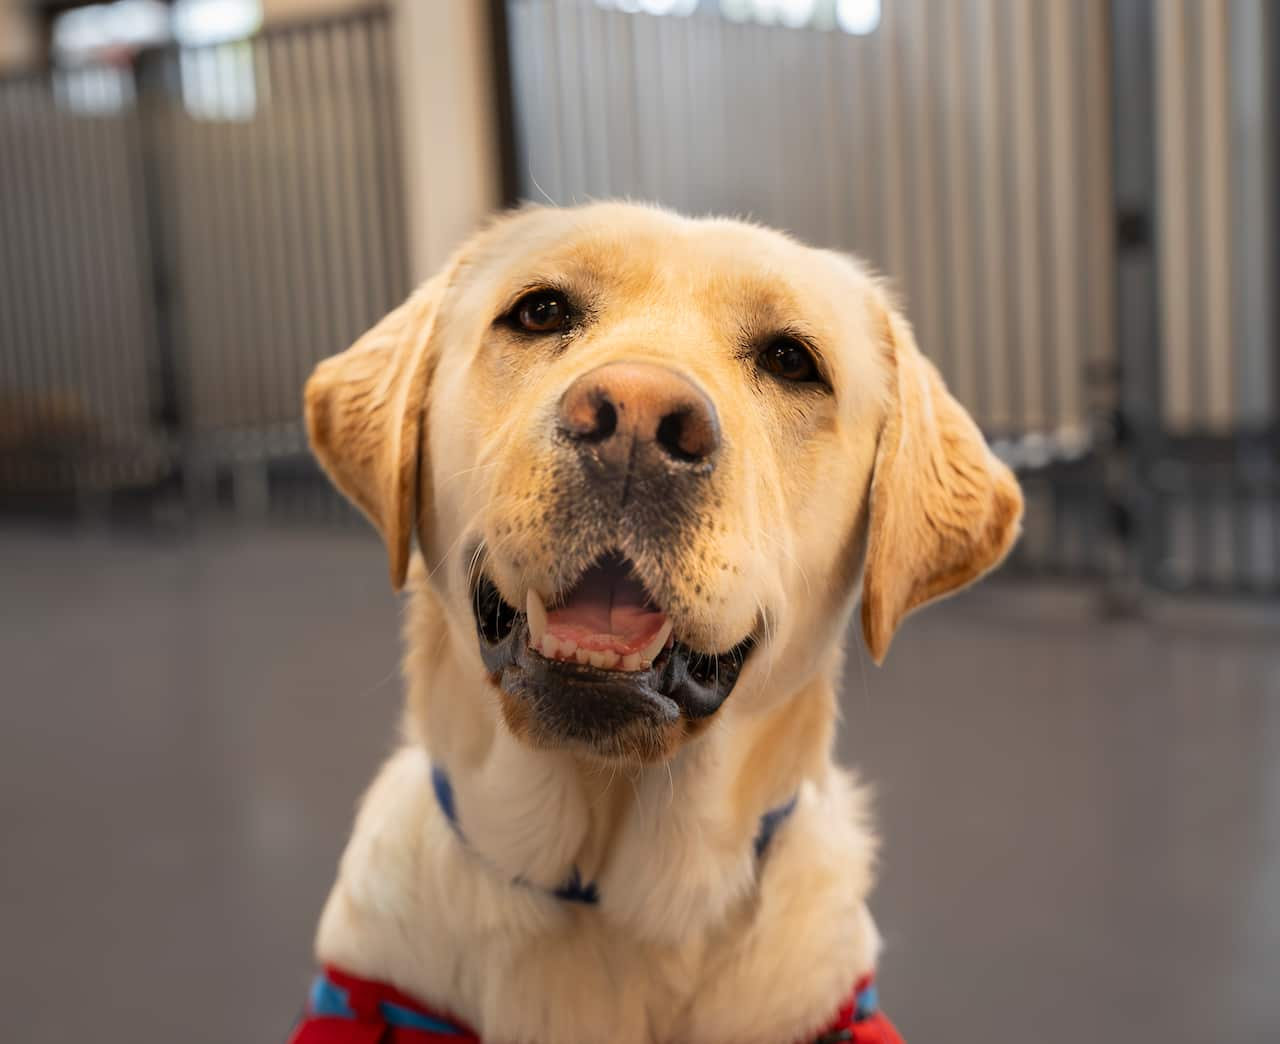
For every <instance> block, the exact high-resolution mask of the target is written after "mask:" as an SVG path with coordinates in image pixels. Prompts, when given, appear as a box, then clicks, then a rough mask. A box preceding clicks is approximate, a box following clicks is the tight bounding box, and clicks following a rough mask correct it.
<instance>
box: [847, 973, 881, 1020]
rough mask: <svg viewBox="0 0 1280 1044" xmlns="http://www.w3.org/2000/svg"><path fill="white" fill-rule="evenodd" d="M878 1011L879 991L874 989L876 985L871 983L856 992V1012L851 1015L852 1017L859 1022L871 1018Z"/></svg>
mask: <svg viewBox="0 0 1280 1044" xmlns="http://www.w3.org/2000/svg"><path fill="white" fill-rule="evenodd" d="M879 1010H880V991H879V990H877V989H876V984H875V983H874V982H873V983H871V984H870V985H868V986H864V987H863V988H862V989H860V990H859V991H858V996H857V1010H856V1011H855V1012H854V1013H853V1017H854V1018H855V1019H856V1020H857V1021H859V1022H861V1021H862V1020H863V1019H869V1018H871V1016H872V1015H874V1014H875V1013H876V1012H877V1011H879Z"/></svg>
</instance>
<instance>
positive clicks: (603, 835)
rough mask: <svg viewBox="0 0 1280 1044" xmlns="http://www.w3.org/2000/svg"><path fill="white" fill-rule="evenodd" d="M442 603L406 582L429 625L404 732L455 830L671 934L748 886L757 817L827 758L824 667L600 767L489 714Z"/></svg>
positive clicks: (485, 857)
mask: <svg viewBox="0 0 1280 1044" xmlns="http://www.w3.org/2000/svg"><path fill="white" fill-rule="evenodd" d="M447 616H448V614H446V613H445V612H444V611H443V609H442V608H441V606H440V604H439V601H438V599H437V597H436V595H435V593H434V592H433V591H432V590H431V589H430V588H429V586H428V585H427V584H426V583H425V582H418V583H415V584H414V585H413V593H412V600H411V603H410V610H409V613H408V614H407V619H406V628H407V629H408V630H409V631H410V632H411V633H413V634H416V635H417V636H419V637H420V636H422V635H427V634H438V635H440V636H441V637H440V640H439V642H438V643H424V642H422V641H410V642H409V643H408V647H409V649H410V650H413V651H411V653H410V656H411V658H414V659H411V662H410V663H409V664H408V671H407V673H408V676H409V679H410V693H409V699H410V701H411V710H412V713H411V714H410V716H409V720H410V721H411V722H412V723H414V725H415V726H416V727H417V728H418V729H419V732H418V734H417V735H414V736H413V737H412V738H413V739H414V740H416V741H417V742H418V743H420V744H421V746H422V747H423V749H424V750H425V751H426V753H427V755H428V757H430V759H431V762H432V768H433V770H434V781H435V785H436V790H437V795H436V796H437V799H438V800H439V802H440V804H441V806H442V808H443V810H444V811H445V813H446V814H447V815H448V816H449V817H450V818H451V819H452V820H453V821H454V826H455V834H456V839H457V841H458V843H459V844H462V845H465V846H466V847H467V848H468V849H469V850H470V851H471V852H472V853H473V855H474V857H475V859H476V861H477V863H478V864H480V867H478V869H481V868H483V869H481V872H489V873H493V874H495V875H499V876H500V877H502V878H504V879H506V880H507V881H510V882H511V883H512V887H521V888H528V887H533V888H539V889H543V890H545V891H547V892H550V893H554V892H556V891H557V890H560V891H562V892H563V890H564V888H565V886H566V884H567V883H573V884H578V885H582V886H585V887H588V888H590V890H591V894H590V898H591V899H593V900H595V899H596V898H597V897H598V901H599V904H600V905H601V907H602V908H603V909H604V910H605V911H606V912H607V913H608V914H609V916H610V918H611V920H614V921H618V922H623V923H627V924H629V925H631V926H632V927H633V928H634V929H635V930H636V931H637V933H639V934H640V935H642V936H643V937H646V938H649V939H652V940H654V941H657V940H660V939H664V938H667V939H675V938H679V937H681V936H685V935H687V933H688V932H689V931H690V930H691V929H695V928H696V927H697V926H699V925H704V926H709V925H711V924H714V923H715V922H716V921H717V920H718V919H719V918H721V917H722V916H723V915H724V913H725V911H726V909H727V908H728V906H729V905H730V904H732V903H733V902H734V901H735V900H737V899H738V898H740V897H741V896H742V895H743V894H744V893H745V892H746V891H747V890H749V889H750V887H751V884H752V882H753V880H754V876H755V865H754V863H755V857H756V852H755V846H754V845H753V841H754V840H755V839H756V838H757V837H758V835H759V831H760V826H761V817H762V816H763V815H765V814H767V813H768V812H769V811H770V810H771V809H776V808H779V807H782V806H785V805H786V803H787V802H788V801H789V800H790V799H791V798H792V797H794V795H795V794H796V793H797V791H798V789H799V788H800V786H801V785H802V784H803V783H804V782H805V781H806V780H814V781H816V780H818V778H819V777H820V776H821V774H822V773H823V772H824V771H825V770H826V767H827V765H828V751H829V747H830V738H831V729H832V725H833V721H834V704H833V696H832V689H831V686H830V683H829V682H828V681H827V680H826V679H818V680H815V681H810V682H809V683H807V684H805V685H802V686H800V687H799V688H798V689H796V690H795V691H793V692H791V693H788V694H787V695H786V696H785V697H784V698H782V699H778V700H773V701H771V703H770V709H769V710H768V711H763V712H748V711H745V710H741V709H739V708H736V707H735V706H734V705H733V701H732V700H731V701H729V703H728V704H727V705H726V706H725V707H724V708H723V709H722V710H721V712H720V713H721V714H722V715H725V716H726V717H728V716H730V715H732V716H734V719H735V720H734V721H733V722H732V723H731V725H730V723H728V722H727V721H726V722H724V723H721V727H716V726H715V725H714V724H713V727H712V728H711V729H709V730H707V732H706V734H705V735H703V736H702V737H700V738H699V739H698V741H697V742H696V743H694V744H692V745H690V746H689V747H687V748H685V749H684V750H682V751H681V752H680V753H679V754H677V756H676V757H675V758H673V759H672V760H671V761H670V762H667V763H663V764H658V765H649V766H643V767H630V768H621V767H618V768H613V767H608V766H602V765H600V764H595V763H591V762H589V761H587V760H584V759H581V758H579V757H577V756H575V755H573V754H570V753H568V752H563V751H546V750H535V749H532V748H530V747H528V746H527V745H525V744H523V743H522V742H520V741H519V740H517V739H516V738H515V737H514V736H512V734H511V733H510V731H509V730H508V729H506V728H505V727H504V726H503V725H502V724H501V723H500V721H499V717H498V712H497V708H496V700H495V698H494V694H493V692H492V688H491V683H490V682H489V681H488V680H486V679H485V678H484V675H483V672H482V670H481V669H479V665H478V662H477V661H478V658H477V657H476V656H474V655H472V654H471V650H472V649H473V648H474V642H475V638H474V635H472V634H470V633H467V632H466V631H465V630H461V629H451V627H450V625H449V623H448V620H447ZM459 630H461V633H459ZM467 643H470V645H468V644H467Z"/></svg>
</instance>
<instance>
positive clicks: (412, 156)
mask: <svg viewBox="0 0 1280 1044" xmlns="http://www.w3.org/2000/svg"><path fill="white" fill-rule="evenodd" d="M1277 54H1280V8H1277V7H1276V6H1275V5H1274V4H1273V3H1271V2H1270V0H396V2H391V3H386V4H379V3H373V4H370V3H366V2H352V0H172V2H170V3H164V2H160V0H117V2H114V3H97V4H83V3H75V2H64V0H0V853H2V854H0V938H3V939H4V940H5V945H4V946H3V947H0V999H2V1000H3V1003H0V1026H3V1027H6V1028H5V1030H4V1032H3V1036H4V1038H5V1039H13V1040H22V1041H24V1042H29V1044H35V1042H39V1044H44V1042H49V1044H54V1042H62V1041H70V1040H77V1039H93V1040H97V1041H103V1042H108V1041H110V1042H114V1041H121V1042H124V1041H129V1042H133V1041H137V1040H152V1039H156V1040H158V1039H171V1038H178V1037H180V1038H181V1039H184V1040H187V1041H192V1042H204V1041H208V1042H211V1044H212V1042H220V1041H227V1040H231V1039H248V1038H249V1037H252V1038H253V1039H263V1040H283V1039H284V1037H285V1036H286V1034H287V1031H288V1028H289V1025H290V1023H291V1020H292V1018H293V1017H294V1015H295V1014H296V1012H297V1010H298V1007H299V1004H300V1002H301V998H302V996H303V990H304V988H305V983H306V981H307V979H308V977H309V974H310V961H311V958H310V952H309V945H310V936H311V932H312V930H313V926H314V922H315V918H316V916H317V914H318V911H319V908H320V904H321V903H322V901H323V898H324V895H325V891H326V889H327V886H328V884H329V882H330V881H331V879H332V874H333V870H334V864H335V861H336V858H337V856H338V853H339V852H340V850H341V845H342V842H343V839H344V836H345V832H346V830H347V828H348V826H349V821H350V817H351V813H352V810H353V808H354V803H355V800H356V798H357V796H358V794H359V791H360V789H361V787H362V786H363V785H364V784H365V783H366V782H367V781H368V779H369V778H370V777H371V775H372V773H373V771H374V769H375V767H376V765H377V763H378V761H379V759H380V758H381V757H382V756H383V755H384V754H385V753H386V752H387V751H388V750H389V749H390V748H391V746H392V744H393V743H394V741H395V721H396V714H397V708H398V704H399V698H400V697H399V680H398V675H397V671H398V664H397V657H398V653H397V641H396V616H397V605H396V602H395V599H394V598H393V596H392V595H391V593H390V591H389V590H388V588H387V585H386V580H385V577H386V573H385V565H384V562H383V558H382V552H381V549H380V548H379V546H378V545H377V542H376V539H375V538H374V537H373V535H372V533H371V531H369V530H368V529H367V527H366V526H365V525H364V524H363V522H361V521H360V520H359V519H358V517H357V516H356V514H355V512H354V511H353V510H352V509H351V508H349V507H348V506H346V505H345V504H344V503H343V502H341V501H340V499H339V498H338V497H337V496H336V495H335V494H333V493H332V492H331V491H330V490H329V489H328V487H327V486H326V485H325V483H324V482H323V480H322V479H321V478H320V476H319V474H318V471H317V469H316V468H315V466H314V464H313V463H312V462H311V461H310V459H309V457H308V455H307V453H306V448H305V439H304V433H303V430H302V425H301V415H300V405H301V400H300V389H301V385H302V382H303V380H304V379H305V377H306V375H307V374H308V373H309V372H310V369H311V368H312V366H313V365H314V364H315V363H316V362H317V361H318V360H319V359H321V358H323V357H325V356H327V355H330V354H332V353H334V352H336V351H339V350H341V349H342V348H344V347H346V346H347V345H348V344H349V343H350V342H351V341H353V340H354V339H355V337H356V336H358V335H359V334H360V333H361V332H362V331H363V330H365V329H366V328H368V327H369V326H370V325H372V324H373V322H374V321H375V320H376V319H378V318H379V317H380V316H381V315H382V314H383V313H385V312H386V311H388V310H389V309H390V308H391V307H392V306H393V305H395V304H397V303H398V302H399V301H400V300H401V299H402V298H403V297H404V296H405V295H406V294H407V292H408V291H409V289H410V288H411V287H412V286H413V285H414V284H415V283H416V282H417V281H419V280H421V279H423V278H425V277H426V276H428V275H430V274H431V273H432V272H433V270H434V269H435V267H436V266H438V265H439V264H440V263H441V262H442V261H443V259H444V258H445V256H446V255H447V254H448V252H449V251H450V250H451V249H452V247H453V246H454V245H455V244H456V243H457V242H458V241H459V240H460V239H461V238H462V237H463V236H465V235H466V234H467V233H468V232H469V231H470V230H471V229H472V228H474V227H475V226H476V225H477V223H478V222H480V221H481V220H482V219H483V217H484V216H485V215H486V214H488V213H490V212H492V211H493V210H494V209H497V208H499V207H502V206H505V205H510V204H513V203H515V202H517V201H520V200H533V201H540V202H544V203H547V202H550V203H553V204H559V205H567V204H571V203H574V202H580V201H584V200H588V199H593V198H601V197H610V196H626V197H630V198H632V199H643V200H657V201H660V202H663V203H666V204H669V205H672V206H674V207H677V208H679V209H681V210H684V211H688V212H692V213H709V212H716V213H730V214H738V215H744V216H749V217H751V218H753V219H756V220H759V221H761V222H764V223H767V224H770V225H775V226H778V227H781V228H785V229H788V230H790V231H792V232H794V233H795V234H797V235H798V236H801V237H803V238H805V239H806V240H809V241H811V242H813V243H816V244H820V245H824V246H832V247H838V248H841V249H847V250H850V251H853V252H855V253H857V254H860V255H861V256H863V257H864V258H867V259H868V260H870V261H871V262H872V263H873V264H874V265H875V266H877V267H878V268H880V269H881V270H882V271H884V272H885V273H886V274H887V275H888V276H890V277H891V279H892V280H893V282H894V283H895V285H896V286H897V287H898V289H899V290H900V292H901V294H902V296H903V298H904V299H905V302H906V305H907V311H908V313H909V314H910V315H911V316H912V318H913V320H914V322H915V324H916V327H917V332H918V334H919V339H920V343H921V346H922V347H923V348H924V350H925V351H926V353H928V354H929V355H931V357H932V358H933V359H934V360H935V361H936V362H937V364H938V365H939V366H940V367H941V369H942V370H943V372H944V374H945V375H946V377H947V379H948V381H949V383H950V384H951V387H952V388H953V389H954V390H955V391H956V393H957V395H958V396H959V398H960V399H961V400H962V401H963V402H964V403H965V405H966V406H967V407H968V408H969V409H970V410H971V411H972V412H973V414H974V416H975V417H976V418H977V419H978V420H979V422H980V423H981V425H982V426H983V428H984V430H985V431H986V432H987V434H988V436H989V438H990V439H991V440H992V442H993V445H994V446H995V447H996V449H997V451H998V452H999V453H1000V454H1001V455H1002V456H1004V457H1005V459H1007V460H1008V461H1009V462H1010V463H1011V464H1013V465H1014V466H1015V467H1016V468H1017V469H1018V471H1019V474H1020V476H1021V478H1022V480H1023V482H1024V487H1025V489H1026V492H1027V496H1028V515H1027V523H1026V534H1025V536H1024V538H1023V540H1022V542H1021V544H1020V545H1019V547H1018V549H1017V551H1016V552H1015V554H1014V556H1013V559H1012V561H1011V563H1010V564H1009V566H1008V567H1006V568H1005V569H1004V570H1003V572H1002V574H1001V575H1000V577H999V578H997V579H996V580H994V581H992V582H990V583H988V584H986V585H985V586H983V587H982V588H980V589H978V590H977V591H975V592H973V593H970V594H966V595H964V596H962V597H959V598H956V599H953V600H951V601H950V602H948V603H946V604H945V605H944V606H942V607H940V608H937V609H935V610H932V611H931V612H929V613H927V614H925V615H924V616H922V617H920V618H919V619H917V620H913V622H912V623H911V624H910V625H909V626H908V628H907V631H906V633H905V634H904V636H903V637H902V638H900V639H899V641H898V642H897V643H896V644H895V648H894V653H893V656H892V657H891V658H890V662H889V664H888V665H887V667H886V668H885V669H884V670H880V671H877V670H875V669H874V668H872V667H871V666H870V665H869V663H868V662H867V661H866V659H865V657H859V656H857V655H855V656H854V657H852V658H851V660H850V669H849V672H848V673H849V677H848V678H847V679H846V683H845V690H844V693H843V701H844V712H845V720H846V724H845V727H844V731H843V733H842V735H841V739H840V745H841V753H842V756H843V757H844V758H845V760H847V761H850V762H852V763H854V764H857V765H858V766H859V767H860V768H861V769H862V770H863V771H864V773H865V775H866V776H867V777H868V778H869V779H870V780H871V781H872V782H873V783H874V784H875V785H876V787H877V793H878V805H879V810H880V820H881V826H882V828H883V831H884V837H885V854H884V863H883V865H884V873H883V881H882V884H881V885H880V887H879V890H878V892H877V894H876V899H875V904H874V910H875V913H876V915H877V917H878V919H879V921H880V923H881V926H882V928H883V930H884V933H885V936H886V939H887V944H888V949H887V952H886V956H885V959H884V967H883V970H882V987H881V988H882V994H883V996H884V998H885V999H886V1002H887V1007H888V1008H889V1010H890V1011H891V1012H892V1014H893V1015H894V1017H895V1020H896V1021H897V1022H898V1023H899V1024H900V1026H901V1028H902V1029H903V1031H904V1034H905V1036H906V1037H907V1039H908V1040H910V1041H914V1042H917V1044H919V1042H928V1041H933V1040H937V1041H943V1040H945V1041H948V1042H950V1044H968V1042H973V1044H977V1042H979V1041H981V1042H988V1041H993V1040H996V1041H1003V1040H1009V1041H1021V1040H1035V1041H1037V1042H1041V1044H1058V1042H1062V1044H1067V1042H1073V1044H1074V1042H1075V1041H1078V1040H1080V1039H1090V1040H1106V1041H1111V1040H1114V1041H1140V1042H1147V1041H1150V1042H1153V1044H1155V1042H1159V1044H1184V1042H1185V1044H1201V1042H1204V1041H1207V1040H1214V1041H1222V1042H1233V1044H1234V1042H1240V1044H1245V1042H1259V1044H1261V1042H1264V1041H1265V1042H1274V1041H1276V1040H1280V1000H1278V999H1277V997H1276V993H1275V982H1276V981H1277V975H1278V974H1280V599H1278V598H1277V596H1278V595H1280V349H1278V348H1277V333H1278V332H1280V331H1278V329H1277V325H1278V324H1280V304H1278V302H1280V295H1278V294H1277V291H1278V290H1280V202H1277V199H1278V195H1277V187H1278V186H1280V169H1278V167H1277V164H1280V154H1278V153H1277V141H1278V140H1280V138H1278V136H1277V133H1276V131H1277V127H1278V126H1280V72H1278V71H1277V68H1276V57H1277ZM854 641H855V642H856V639H854Z"/></svg>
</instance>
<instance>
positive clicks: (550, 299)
mask: <svg viewBox="0 0 1280 1044" xmlns="http://www.w3.org/2000/svg"><path fill="white" fill-rule="evenodd" d="M511 314H512V316H513V317H514V318H515V321H516V323H517V325H519V327H520V329H522V330H528V331H529V332H530V333H554V332H555V331H556V330H559V329H560V328H561V327H562V326H564V323H565V320H566V319H567V318H568V316H569V302H568V301H567V300H565V296H564V294H562V293H560V292H559V291H558V290H535V291H533V293H531V294H525V295H524V297H522V298H520V300H519V301H517V302H516V306H515V308H514V309H512V312H511Z"/></svg>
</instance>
